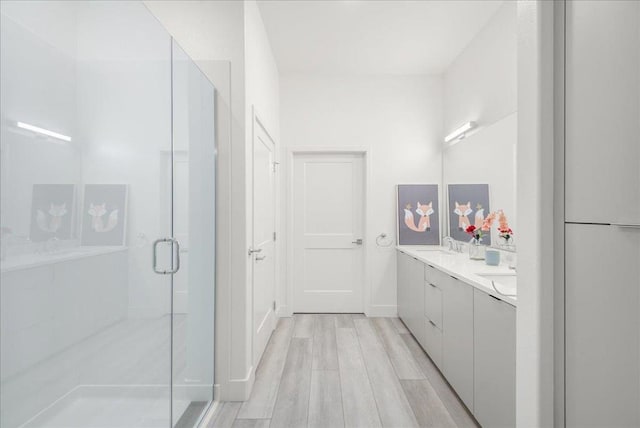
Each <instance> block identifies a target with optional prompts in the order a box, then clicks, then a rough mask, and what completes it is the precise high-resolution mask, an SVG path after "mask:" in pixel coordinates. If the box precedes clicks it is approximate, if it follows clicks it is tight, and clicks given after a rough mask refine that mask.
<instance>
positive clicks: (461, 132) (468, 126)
mask: <svg viewBox="0 0 640 428" xmlns="http://www.w3.org/2000/svg"><path fill="white" fill-rule="evenodd" d="M476 126H477V125H476V123H475V122H467V123H465V124H464V125H462V126H461V127H460V128H458V129H456V130H455V131H453V132H452V133H451V134H449V135H447V136H446V137H444V142H445V143H449V142H451V141H453V140H455V139H458V140H462V139H463V138H464V137H465V136H466V135H467V132H469V131H471V130H472V129H473V128H475V127H476Z"/></svg>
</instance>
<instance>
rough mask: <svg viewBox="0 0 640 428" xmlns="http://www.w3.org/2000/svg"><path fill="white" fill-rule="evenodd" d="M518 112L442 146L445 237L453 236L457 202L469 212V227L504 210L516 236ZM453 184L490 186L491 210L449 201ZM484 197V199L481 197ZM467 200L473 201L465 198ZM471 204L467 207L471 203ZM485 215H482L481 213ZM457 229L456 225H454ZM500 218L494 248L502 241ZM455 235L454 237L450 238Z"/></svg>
mask: <svg viewBox="0 0 640 428" xmlns="http://www.w3.org/2000/svg"><path fill="white" fill-rule="evenodd" d="M517 125H518V120H517V113H512V114H510V115H508V116H506V117H504V118H502V119H500V120H497V121H496V122H494V123H492V124H488V125H482V124H480V126H479V127H478V128H476V129H474V130H473V131H472V132H470V133H468V134H467V136H466V137H465V138H463V139H461V140H454V141H452V142H451V143H445V144H444V146H443V167H442V171H443V177H442V182H443V184H444V186H443V188H444V192H443V193H444V195H445V203H444V204H443V205H444V206H446V207H447V213H446V214H444V213H443V214H444V215H443V220H444V221H445V222H446V224H445V226H444V227H443V236H447V235H451V233H450V223H451V220H450V218H449V217H450V216H449V212H450V211H449V210H451V209H452V208H453V207H452V206H453V205H454V204H455V202H458V203H459V204H460V205H461V206H462V205H464V207H465V208H466V209H467V212H469V214H468V218H469V220H470V224H474V220H475V214H476V213H477V212H478V211H479V210H480V209H484V217H485V218H486V217H487V216H488V215H489V213H490V212H497V211H499V210H503V211H504V213H505V215H506V217H507V219H508V223H509V226H510V227H511V229H513V230H514V231H515V233H517V224H516V149H517V137H518V136H517V129H518V128H517ZM451 184H488V185H489V209H486V207H483V206H481V205H480V204H479V203H478V201H476V200H464V201H454V200H449V199H450V198H449V196H450V195H449V191H448V188H449V185H451ZM479 198H481V197H479ZM465 199H473V198H472V197H470V198H465ZM469 202H470V203H471V204H470V206H468V207H467V204H468V203H469ZM480 215H482V214H480ZM453 226H454V227H457V226H458V225H457V224H454V225H453ZM497 228H498V219H497V218H496V220H495V221H494V222H493V227H492V228H491V238H490V240H487V241H490V243H491V246H498V245H499V244H500V243H501V242H503V243H504V241H503V240H500V239H499V237H498V230H497ZM451 236H453V235H451Z"/></svg>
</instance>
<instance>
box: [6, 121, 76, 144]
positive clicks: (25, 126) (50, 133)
mask: <svg viewBox="0 0 640 428" xmlns="http://www.w3.org/2000/svg"><path fill="white" fill-rule="evenodd" d="M16 126H17V127H18V128H22V129H26V130H28V131H33V132H36V133H38V134H42V135H46V136H48V137H53V138H57V139H58V140H62V141H66V142H70V141H71V137H68V136H66V135H62V134H58V133H57V132H53V131H49V130H48V129H44V128H39V127H37V126H34V125H29V124H28V123H24V122H17V123H16Z"/></svg>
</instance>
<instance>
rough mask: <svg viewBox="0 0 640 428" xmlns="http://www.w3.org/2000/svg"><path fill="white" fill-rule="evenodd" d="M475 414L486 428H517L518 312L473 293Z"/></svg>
mask: <svg viewBox="0 0 640 428" xmlns="http://www.w3.org/2000/svg"><path fill="white" fill-rule="evenodd" d="M473 318H474V320H473V329H474V335H473V336H474V346H473V352H474V367H473V376H474V382H473V388H474V397H473V398H474V401H473V414H474V416H475V417H476V419H477V420H478V422H480V425H482V426H483V427H514V426H516V308H514V307H513V306H511V305H509V304H508V303H505V302H503V301H501V300H499V299H496V298H495V297H493V296H490V295H488V294H487V293H483V292H482V291H479V290H474V291H473Z"/></svg>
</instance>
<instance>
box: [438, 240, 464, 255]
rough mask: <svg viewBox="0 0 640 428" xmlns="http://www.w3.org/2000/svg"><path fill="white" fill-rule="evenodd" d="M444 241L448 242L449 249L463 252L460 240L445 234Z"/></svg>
mask: <svg viewBox="0 0 640 428" xmlns="http://www.w3.org/2000/svg"><path fill="white" fill-rule="evenodd" d="M442 241H443V242H446V243H447V244H448V249H449V251H455V252H456V253H461V252H462V246H461V245H460V243H459V242H457V241H456V240H455V239H453V238H452V237H450V236H445V237H444V238H442Z"/></svg>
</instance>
